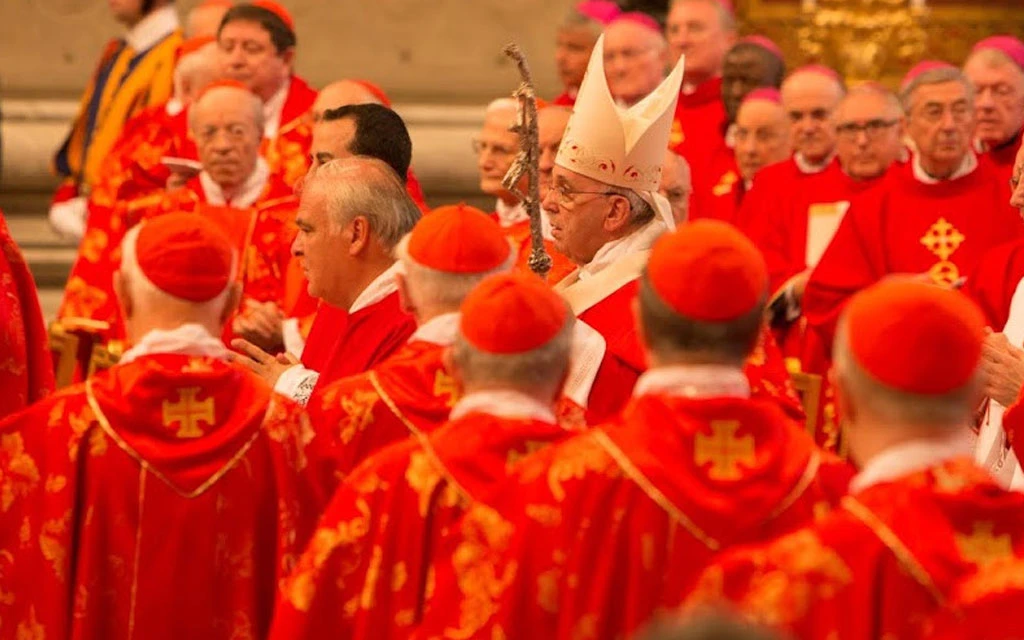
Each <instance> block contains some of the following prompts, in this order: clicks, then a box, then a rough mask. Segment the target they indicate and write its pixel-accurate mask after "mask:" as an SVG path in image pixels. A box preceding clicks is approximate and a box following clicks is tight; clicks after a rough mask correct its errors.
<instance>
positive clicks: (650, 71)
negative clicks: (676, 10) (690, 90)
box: [604, 18, 669, 105]
mask: <svg viewBox="0 0 1024 640" xmlns="http://www.w3.org/2000/svg"><path fill="white" fill-rule="evenodd" d="M668 57H669V56H668V43H667V42H666V41H665V37H664V36H662V35H661V32H660V31H656V30H655V29H654V28H652V27H651V26H647V25H646V24H641V23H640V22H638V21H636V20H632V19H629V18H619V19H618V20H616V21H615V22H612V23H611V24H610V25H608V27H607V28H606V29H605V31H604V73H605V77H606V78H607V80H608V89H609V90H610V91H611V93H612V97H613V98H615V100H617V101H619V102H622V103H623V104H626V105H634V104H636V103H637V102H639V101H640V100H642V99H644V98H645V97H647V95H648V94H649V93H651V92H652V91H654V90H655V89H657V88H658V85H659V84H661V81H662V80H663V79H664V78H665V68H666V67H667V65H668Z"/></svg>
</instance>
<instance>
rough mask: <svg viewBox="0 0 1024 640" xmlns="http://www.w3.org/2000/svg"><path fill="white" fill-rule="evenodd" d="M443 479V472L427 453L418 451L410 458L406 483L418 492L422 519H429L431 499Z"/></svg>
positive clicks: (406, 471)
mask: <svg viewBox="0 0 1024 640" xmlns="http://www.w3.org/2000/svg"><path fill="white" fill-rule="evenodd" d="M441 479H442V476H441V471H440V470H439V469H438V468H437V467H435V466H434V462H433V460H431V459H430V457H429V456H427V454H426V453H424V452H423V451H416V452H414V453H413V454H412V455H410V456H409V466H408V467H406V470H405V481H406V482H407V483H408V484H409V487H410V488H411V489H412V490H413V491H415V492H416V496H417V500H418V504H419V514H420V517H421V518H426V517H427V511H428V510H429V509H430V499H431V498H432V497H433V495H434V491H435V489H437V485H438V484H439V483H440V482H441Z"/></svg>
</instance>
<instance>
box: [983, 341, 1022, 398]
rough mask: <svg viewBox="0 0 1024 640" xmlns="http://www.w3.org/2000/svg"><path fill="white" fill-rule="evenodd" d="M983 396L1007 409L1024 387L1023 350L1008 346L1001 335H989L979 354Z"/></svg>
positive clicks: (1007, 342)
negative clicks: (983, 381)
mask: <svg viewBox="0 0 1024 640" xmlns="http://www.w3.org/2000/svg"><path fill="white" fill-rule="evenodd" d="M981 367H982V372H983V374H984V376H985V394H986V395H987V396H988V397H990V398H992V399H993V400H995V401H996V402H998V403H999V404H1001V405H1003V406H1004V407H1009V406H1011V405H1012V404H1013V403H1015V402H1016V401H1017V397H1018V396H1019V395H1020V392H1021V388H1022V387H1024V349H1021V348H1019V347H1015V346H1013V345H1012V344H1010V341H1009V340H1007V339H1006V336H1005V335H1003V334H1001V333H989V335H988V337H987V338H985V345H984V347H983V348H982V352H981Z"/></svg>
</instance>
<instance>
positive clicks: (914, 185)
mask: <svg viewBox="0 0 1024 640" xmlns="http://www.w3.org/2000/svg"><path fill="white" fill-rule="evenodd" d="M912 164H913V163H908V164H906V165H897V166H894V167H892V168H891V169H889V172H888V173H887V174H886V176H885V177H884V178H882V182H881V183H880V184H879V185H878V187H877V188H874V189H871V190H870V191H868V192H866V193H864V194H862V196H861V197H859V198H858V199H856V200H855V201H854V202H853V204H852V205H851V206H850V211H849V212H848V213H847V214H846V216H845V217H844V218H843V222H842V223H841V224H840V225H839V230H838V231H837V232H836V235H835V237H834V238H833V240H832V244H831V245H829V248H828V249H827V250H826V251H825V254H824V255H823V256H822V258H821V261H820V262H819V263H818V266H817V267H816V268H815V269H814V272H813V273H812V274H811V277H810V280H809V281H808V283H807V290H806V292H805V293H804V299H803V310H804V315H805V316H806V317H807V322H808V324H809V325H810V326H811V327H812V328H814V329H815V330H817V331H819V332H820V333H821V335H822V338H823V339H824V341H825V346H826V349H827V348H830V347H831V344H832V337H833V335H834V332H835V324H836V321H837V319H838V317H839V314H840V313H841V312H842V310H843V308H844V307H845V305H846V301H847V300H848V299H849V297H850V296H852V295H853V294H854V293H856V292H857V291H860V290H861V289H863V288H864V287H867V286H869V285H871V284H873V283H874V282H876V281H877V280H879V279H881V278H883V277H885V276H886V275H889V274H893V273H909V274H929V275H930V276H931V279H932V280H933V281H934V282H936V283H938V284H943V285H948V284H950V283H952V282H955V281H957V280H958V279H959V278H961V277H963V276H966V275H967V274H968V273H969V272H970V270H971V269H973V268H974V266H975V265H976V264H977V263H978V261H979V260H980V259H981V257H982V256H983V255H984V254H985V253H986V252H987V251H988V250H989V249H992V248H993V247H995V246H997V245H999V244H1002V243H1004V242H1008V241H1010V240H1014V239H1016V238H1019V237H1020V236H1021V234H1022V232H1024V223H1022V222H1021V218H1020V214H1019V213H1018V212H1017V211H1015V210H1014V209H1012V208H1011V207H1010V205H1009V199H1010V195H1009V185H1008V184H1006V183H1003V182H1000V181H999V179H998V177H997V176H996V174H995V173H994V172H993V171H992V169H991V168H989V167H988V166H987V164H986V163H980V164H979V166H978V168H977V169H975V170H974V171H973V172H972V173H970V174H969V175H967V176H964V177H962V178H958V179H956V180H947V181H944V182H940V183H938V184H925V183H922V182H921V181H919V180H917V179H916V178H915V177H914V175H913V168H912ZM981 211H983V212H986V214H985V215H979V214H978V212H981Z"/></svg>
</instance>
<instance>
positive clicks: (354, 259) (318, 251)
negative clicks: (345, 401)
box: [232, 156, 420, 404]
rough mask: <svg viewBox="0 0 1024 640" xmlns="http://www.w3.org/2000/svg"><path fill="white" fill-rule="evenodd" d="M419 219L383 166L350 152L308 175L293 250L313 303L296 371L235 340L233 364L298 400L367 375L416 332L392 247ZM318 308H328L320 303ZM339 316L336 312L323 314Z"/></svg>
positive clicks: (286, 361)
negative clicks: (401, 296) (319, 388)
mask: <svg viewBox="0 0 1024 640" xmlns="http://www.w3.org/2000/svg"><path fill="white" fill-rule="evenodd" d="M419 219H420V210H419V208H418V207H417V206H416V203H414V202H413V201H412V199H411V198H409V195H408V194H407V193H406V191H405V185H404V184H402V181H401V180H400V179H399V178H398V176H397V175H396V174H395V172H394V170H393V169H391V167H390V166H388V165H387V164H386V163H384V162H383V161H381V160H378V159H376V158H367V157H363V156H353V157H351V158H344V159H340V160H332V161H330V162H328V163H326V164H324V165H323V166H321V167H319V168H317V169H316V170H315V171H312V172H311V173H310V175H309V176H308V177H307V179H306V181H305V183H304V185H303V189H302V200H301V202H300V205H299V213H298V217H297V218H296V220H295V223H296V225H297V226H298V229H299V231H298V235H297V236H296V238H295V242H294V243H293V244H292V253H293V254H294V255H295V256H296V257H298V258H300V259H301V260H302V269H303V272H304V273H305V276H306V280H307V281H308V283H309V289H308V290H309V295H311V296H313V297H314V298H319V299H320V300H321V306H320V310H319V311H318V312H317V318H316V319H315V320H314V321H313V327H312V329H311V330H310V334H309V339H308V340H307V341H306V346H305V348H304V350H303V354H302V356H303V357H302V363H303V364H302V365H300V364H299V362H298V360H297V359H295V358H294V357H292V356H290V355H287V354H286V355H282V356H278V357H275V356H273V355H271V354H269V353H267V352H266V351H263V350H261V349H259V348H258V347H256V346H255V345H253V344H251V343H250V342H249V341H245V340H236V341H235V342H234V343H233V345H232V346H234V347H235V348H236V349H238V350H239V351H240V352H241V354H242V355H240V356H239V358H238V359H239V360H240V361H241V362H243V363H245V364H246V365H247V366H249V367H250V368H252V369H253V370H254V371H256V372H257V373H259V374H260V375H262V376H263V377H264V378H265V379H266V380H267V381H268V382H270V383H271V384H273V385H274V386H275V388H276V389H277V390H278V391H280V392H281V393H283V394H284V395H287V396H289V397H292V398H294V399H296V400H298V401H299V402H302V403H303V404H305V403H306V402H307V401H308V400H309V397H310V395H311V394H312V392H313V390H314V388H315V387H317V386H318V385H320V386H325V385H327V384H328V383H330V382H332V381H334V380H338V379H340V378H343V377H346V376H350V375H353V374H356V373H360V372H363V371H366V370H367V369H368V368H370V367H372V366H373V365H375V364H377V363H379V362H381V361H383V360H384V359H385V358H387V357H388V356H389V355H391V354H392V353H393V352H394V351H395V350H396V349H398V348H399V347H400V346H401V345H402V344H404V343H405V342H406V340H408V338H409V336H410V335H412V333H413V331H414V330H415V323H414V321H413V318H411V317H410V316H409V315H408V314H406V313H405V312H404V311H403V310H402V308H401V303H400V300H399V296H398V288H397V285H396V284H395V277H394V276H395V273H396V272H397V271H398V265H397V263H396V262H395V253H394V252H395V247H396V246H397V245H398V242H399V241H400V240H401V239H402V238H403V237H404V236H405V234H407V233H409V232H410V231H411V230H412V228H413V226H414V225H415V224H416V222H417V221H418V220H419ZM325 305H329V307H328V306H325ZM330 307H333V308H334V309H335V310H344V311H345V313H344V314H339V313H332V312H331V311H330Z"/></svg>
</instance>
